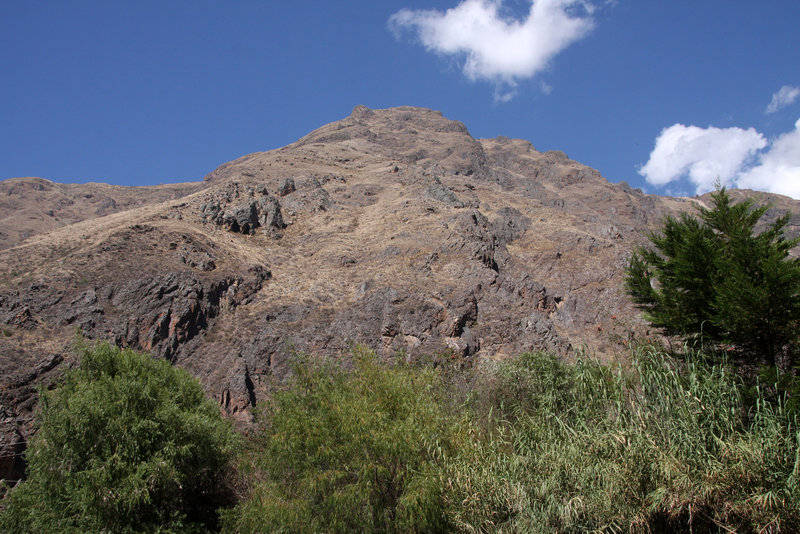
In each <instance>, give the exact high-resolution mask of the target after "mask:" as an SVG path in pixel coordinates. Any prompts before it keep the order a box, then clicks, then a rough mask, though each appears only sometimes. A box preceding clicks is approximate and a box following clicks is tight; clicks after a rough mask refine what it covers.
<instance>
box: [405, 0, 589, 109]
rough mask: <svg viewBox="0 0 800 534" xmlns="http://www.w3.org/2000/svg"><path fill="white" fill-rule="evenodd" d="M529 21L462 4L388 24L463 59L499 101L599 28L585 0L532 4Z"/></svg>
mask: <svg viewBox="0 0 800 534" xmlns="http://www.w3.org/2000/svg"><path fill="white" fill-rule="evenodd" d="M530 3H531V7H530V10H529V11H528V14H527V17H526V18H525V19H524V20H517V19H513V18H508V17H504V16H503V15H502V14H501V10H502V9H501V8H502V5H503V2H502V0H463V1H462V2H461V3H460V4H458V5H457V6H456V7H454V8H451V9H448V10H447V11H445V12H444V13H443V12H441V11H436V10H410V9H403V10H400V11H398V12H397V13H395V14H394V15H392V16H391V17H390V18H389V27H390V28H391V29H392V30H393V31H394V32H395V34H396V35H400V34H401V33H402V31H404V30H409V31H412V32H413V33H415V34H416V36H417V37H418V38H419V40H420V42H421V43H422V45H423V46H425V48H426V49H428V50H429V51H431V52H435V53H438V54H441V55H445V56H455V57H457V58H459V59H463V65H462V70H463V72H464V75H466V76H467V78H469V79H470V80H472V81H476V80H484V81H489V82H492V83H494V84H495V85H496V90H495V100H496V101H508V100H510V99H511V98H513V96H514V94H515V91H514V88H515V87H516V85H517V83H518V81H519V80H523V79H528V78H532V77H533V76H535V75H536V74H537V73H539V72H541V71H542V70H543V69H544V68H546V67H547V65H548V63H549V61H550V60H551V59H552V58H553V57H555V56H556V55H557V54H558V53H559V52H561V51H562V50H564V49H565V48H566V47H568V46H569V45H571V44H572V43H574V42H575V41H577V40H579V39H581V38H583V37H585V36H586V35H588V33H589V32H590V31H591V30H592V28H593V27H594V22H593V20H592V18H591V13H592V11H593V8H592V6H591V5H590V4H589V3H588V2H586V1H585V0H531V2H530Z"/></svg>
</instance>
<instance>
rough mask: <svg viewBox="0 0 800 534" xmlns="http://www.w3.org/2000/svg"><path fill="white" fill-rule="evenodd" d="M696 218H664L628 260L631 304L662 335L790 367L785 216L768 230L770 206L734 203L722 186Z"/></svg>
mask: <svg viewBox="0 0 800 534" xmlns="http://www.w3.org/2000/svg"><path fill="white" fill-rule="evenodd" d="M711 198H712V206H711V208H700V217H699V219H698V218H695V217H692V216H690V215H688V214H686V213H683V214H681V215H680V217H677V218H675V217H667V219H666V220H665V221H664V224H663V226H662V228H661V232H660V233H653V234H650V236H649V238H650V241H651V243H652V245H653V246H652V247H651V248H645V247H639V248H638V249H637V250H636V251H635V252H634V254H633V256H632V257H631V259H630V263H629V265H628V269H627V277H626V285H627V289H628V292H629V293H630V295H631V296H632V297H633V300H634V302H635V303H636V304H637V305H638V306H639V307H640V308H642V309H644V310H645V312H646V314H647V318H648V319H649V321H650V322H651V323H652V324H653V325H654V326H656V327H658V328H661V329H662V330H663V331H664V333H665V334H666V335H670V336H674V335H677V336H682V337H684V338H685V339H696V338H700V339H701V340H702V341H703V342H707V343H710V344H711V345H712V346H713V348H727V349H731V350H732V351H734V352H735V353H736V354H738V355H740V356H744V357H747V358H749V359H753V360H763V361H767V362H770V363H773V362H774V363H776V364H782V365H784V366H785V365H788V364H790V363H791V360H792V354H793V352H794V351H795V345H796V342H797V340H798V326H800V325H799V324H798V323H800V263H798V260H797V259H795V258H790V256H789V251H790V250H791V249H792V248H793V247H794V246H796V245H797V244H798V243H799V242H800V239H798V238H796V239H787V238H786V237H785V236H784V228H785V226H786V224H787V223H788V222H789V219H790V217H791V215H790V214H786V215H784V216H782V217H779V218H778V219H777V220H776V221H775V222H773V223H772V224H770V225H769V226H768V227H767V229H766V230H764V231H762V232H760V233H756V224H757V223H758V222H759V220H760V219H761V217H762V216H763V215H764V214H765V213H766V211H767V210H768V209H769V206H761V207H755V206H754V204H753V201H752V200H751V199H748V200H745V201H743V202H740V203H737V204H734V203H733V202H732V201H731V199H730V196H729V195H728V193H727V192H726V191H725V189H724V188H722V189H721V190H719V191H717V192H716V193H714V194H712V196H711Z"/></svg>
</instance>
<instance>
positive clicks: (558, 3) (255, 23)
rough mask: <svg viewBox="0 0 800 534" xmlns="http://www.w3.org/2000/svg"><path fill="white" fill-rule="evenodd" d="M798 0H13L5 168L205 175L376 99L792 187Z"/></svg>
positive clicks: (662, 163)
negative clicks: (760, 0) (233, 160)
mask: <svg viewBox="0 0 800 534" xmlns="http://www.w3.org/2000/svg"><path fill="white" fill-rule="evenodd" d="M798 28H800V2H798V1H797V0H769V1H765V2H754V1H745V0H742V1H739V0H737V1H730V0H703V1H696V0H691V1H690V0H670V1H665V0H617V1H614V2H608V1H605V0H586V1H582V2H576V1H570V0H536V2H531V1H530V0H504V1H500V0H465V1H462V0H448V1H444V0H401V1H383V2H375V1H373V0H364V1H361V0H357V1H350V2H336V1H308V0H295V1H293V2H278V1H259V2H257V1H235V0H232V1H228V2H219V1H214V2H212V1H202V0H193V1H169V0H162V1H148V0H137V1H135V2H134V1H128V2H123V1H118V2H117V1H115V2H108V1H103V2H100V1H97V2H89V1H54V2H47V1H37V0H30V1H25V2H11V1H6V2H2V3H0V121H1V122H0V124H2V128H0V179H5V178H11V177H16V176H41V177H44V178H48V179H51V180H54V181H60V182H87V181H101V182H108V183H114V184H125V185H146V184H156V183H167V182H178V181H193V180H199V179H201V178H202V177H203V176H204V175H205V174H206V173H208V172H210V171H211V170H213V169H214V168H215V167H216V166H218V165H220V164H222V163H224V162H226V161H229V160H231V159H234V158H236V157H238V156H241V155H243V154H247V153H250V152H255V151H260V150H269V149H273V148H278V147H281V146H284V145H286V144H289V143H291V142H293V141H295V140H296V139H297V138H299V137H301V136H303V135H305V134H306V133H308V132H309V131H311V130H313V129H314V128H317V127H319V126H322V125H323V124H326V123H328V122H331V121H334V120H338V119H340V118H343V117H345V116H347V115H348V114H349V113H350V111H351V110H352V108H353V107H354V106H355V105H357V104H364V105H367V106H369V107H371V108H385V107H391V106H398V105H414V106H422V107H428V108H433V109H438V110H441V111H442V112H443V113H444V115H445V116H446V117H448V118H452V119H457V120H460V121H462V122H464V123H465V124H466V125H467V127H468V128H469V130H470V133H471V134H472V135H473V136H475V137H495V136H497V135H505V136H509V137H518V138H523V139H527V140H529V141H531V142H532V143H533V145H534V146H535V147H536V148H537V149H539V150H563V151H564V152H566V153H567V155H569V156H570V157H571V158H573V159H575V160H578V161H580V162H582V163H585V164H587V165H590V166H592V167H594V168H596V169H598V170H599V171H600V172H601V173H602V174H603V175H604V176H605V177H606V178H608V179H609V180H610V181H612V182H619V181H621V180H625V181H627V182H628V183H630V184H631V185H633V186H636V187H642V188H643V189H645V190H646V191H647V192H654V193H667V194H694V193H695V192H702V191H705V190H707V189H708V188H710V187H712V186H713V182H714V180H716V178H717V177H719V178H720V179H721V180H722V181H723V182H724V183H726V184H728V185H731V186H735V185H739V186H748V187H751V188H754V189H762V190H772V191H775V192H782V193H784V194H790V195H792V196H795V197H796V198H800V121H798V119H800V31H798Z"/></svg>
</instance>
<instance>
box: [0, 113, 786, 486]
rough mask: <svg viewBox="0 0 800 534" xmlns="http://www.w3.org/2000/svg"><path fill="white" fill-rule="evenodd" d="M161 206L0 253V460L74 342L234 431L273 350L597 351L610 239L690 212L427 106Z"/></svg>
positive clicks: (235, 165) (613, 297)
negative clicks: (191, 392) (123, 351)
mask: <svg viewBox="0 0 800 534" xmlns="http://www.w3.org/2000/svg"><path fill="white" fill-rule="evenodd" d="M98 187H102V186H98ZM172 187H178V186H172ZM154 191H156V192H157V193H155V194H153V195H152V196H151V198H153V199H160V198H164V199H167V198H170V197H171V196H172V195H175V194H176V193H177V192H178V191H179V189H174V190H170V191H169V192H168V191H167V189H166V188H165V189H157V188H156V189H155V190H154ZM182 192H183V193H185V194H183V195H182V196H180V198H173V199H171V200H166V201H164V202H154V203H148V204H144V205H141V206H139V207H132V208H131V209H124V210H121V211H119V212H117V213H113V214H110V215H106V216H103V217H98V218H92V219H87V220H84V221H81V222H76V223H74V224H71V225H69V226H64V227H61V228H55V229H53V230H51V231H49V232H47V233H41V234H39V235H35V236H32V237H29V238H28V239H26V240H25V241H23V242H22V243H21V244H19V245H18V246H15V247H13V248H9V249H7V250H4V251H2V252H1V253H0V254H1V256H0V257H1V258H2V261H0V323H2V324H3V335H2V336H0V370H1V371H2V375H1V376H2V377H3V378H2V379H0V380H2V384H1V385H0V391H1V393H0V404H2V406H0V410H2V414H1V415H2V423H1V424H2V425H3V426H2V429H0V431H2V433H3V444H4V446H5V450H6V451H13V450H17V451H18V450H21V448H23V447H24V441H25V437H26V436H27V435H28V433H29V432H30V431H31V426H30V421H31V418H32V408H33V406H34V404H35V395H34V384H35V383H37V382H38V381H41V380H45V381H46V380H49V379H51V378H52V377H53V376H56V375H57V374H58V373H59V371H60V369H61V368H62V367H63V366H64V365H65V364H68V363H69V361H70V358H71V356H70V352H69V344H70V342H71V340H72V339H73V338H74V332H75V329H76V328H80V330H81V331H82V332H83V334H84V335H85V336H87V337H89V338H95V339H106V340H109V341H112V342H113V343H117V344H119V345H123V346H131V347H135V348H137V349H142V350H146V351H150V352H152V353H153V354H155V355H157V356H160V357H164V358H168V359H170V360H171V361H173V362H174V363H175V364H176V365H180V366H182V367H184V368H186V369H188V370H189V371H190V372H192V373H193V374H194V375H195V376H197V377H198V378H199V379H200V380H201V381H202V383H203V384H204V386H205V387H206V389H207V391H208V392H209V394H210V395H212V396H213V397H214V398H216V399H217V400H218V402H219V403H220V405H221V406H222V408H223V409H224V410H226V411H227V412H228V413H229V414H231V415H232V416H234V417H237V418H239V419H241V420H247V419H248V418H249V409H250V408H251V407H252V406H253V405H254V404H255V403H256V402H258V400H259V398H261V397H262V395H264V393H265V392H266V391H267V390H268V389H269V387H270V384H271V382H272V380H273V377H276V376H277V377H280V376H282V375H283V374H284V373H285V371H286V361H287V357H288V356H289V355H290V353H291V352H292V351H293V350H303V351H308V352H315V353H322V352H324V353H333V354H339V353H342V352H344V351H346V350H347V348H348V347H349V346H350V345H351V344H352V343H355V342H358V343H364V344H366V345H369V346H370V347H373V348H375V349H377V350H378V351H379V353H381V354H383V355H385V356H386V357H392V356H395V355H402V357H406V358H410V359H414V358H418V357H420V356H423V355H430V354H432V353H439V352H445V351H447V352H450V353H452V354H453V355H455V357H461V358H484V357H485V358H497V357H502V356H503V355H507V354H513V353H518V352H522V351H526V350H533V349H545V350H549V351H554V352H557V353H561V354H564V355H566V354H568V352H569V351H570V349H571V348H577V347H586V348H587V349H588V350H589V351H590V352H592V353H595V354H598V355H600V356H607V355H611V354H613V353H615V352H616V351H618V350H621V349H622V345H621V344H620V343H621V342H622V341H624V340H625V339H626V338H627V337H628V336H629V335H631V334H632V332H634V331H641V330H643V329H644V325H643V323H642V322H641V320H640V319H638V315H637V314H636V313H635V312H634V310H633V309H632V308H631V306H630V304H629V302H628V300H627V298H626V297H625V295H624V291H623V287H622V278H621V275H622V268H623V266H624V264H625V260H626V257H627V255H628V253H629V251H630V248H631V246H632V245H633V244H635V243H640V242H643V240H644V237H643V232H644V231H645V230H647V229H648V228H653V227H654V225H657V224H658V222H659V221H660V220H661V218H662V217H663V216H664V215H665V214H668V213H674V212H676V211H679V210H691V209H693V206H694V203H693V202H697V201H690V200H687V199H675V198H667V197H657V196H650V195H644V194H643V193H642V192H641V191H639V190H635V189H631V188H630V187H628V186H627V185H625V184H611V183H609V182H608V181H606V180H605V179H604V178H603V177H602V176H600V174H599V173H598V172H597V171H595V170H594V169H591V168H588V167H586V166H584V165H581V164H580V163H577V162H575V161H572V160H570V159H568V158H567V156H566V155H564V154H563V153H560V152H545V153H542V152H539V151H537V150H536V149H535V148H534V147H533V146H532V145H531V144H530V143H528V142H527V141H522V140H512V139H508V138H497V139H484V140H478V139H474V138H473V137H471V136H470V134H469V132H468V131H467V128H466V127H465V126H464V125H463V124H461V123H459V122H457V121H452V120H448V119H446V118H444V117H442V115H441V114H440V113H438V112H435V111H431V110H426V109H420V108H411V107H401V108H393V109H387V110H370V109H367V108H365V107H363V106H359V107H357V108H355V109H354V110H353V113H352V114H351V115H350V116H349V117H347V118H345V119H343V120H341V121H338V122H335V123H332V124H329V125H326V126H323V127H322V128H320V129H318V130H316V131H314V132H312V133H310V134H309V135H307V136H306V137H304V138H302V139H300V140H298V141H297V142H295V143H293V144H291V145H289V146H286V147H284V148H281V149H278V150H273V151H270V152H261V153H255V154H250V155H247V156H244V157H242V158H239V159H237V160H235V161H233V162H230V163H227V164H224V165H222V166H221V167H219V168H218V169H216V170H215V171H214V172H212V173H211V174H209V175H208V176H207V177H206V178H205V180H204V184H202V187H201V186H199V185H197V184H187V189H186V190H185V191H182ZM159 195H163V196H162V197H159ZM781 202H783V204H782V205H781V207H783V206H784V205H786V206H794V207H796V205H797V203H796V202H795V201H791V200H789V199H781ZM118 204H119V203H118ZM43 229H44V227H43ZM15 447H16V448H15ZM3 454H5V455H6V456H9V454H6V453H3ZM18 468H19V466H17V469H18ZM5 469H6V471H5V473H11V472H12V470H13V466H10V465H7V466H5ZM5 473H0V476H6V474H5Z"/></svg>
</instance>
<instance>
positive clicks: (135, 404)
mask: <svg viewBox="0 0 800 534" xmlns="http://www.w3.org/2000/svg"><path fill="white" fill-rule="evenodd" d="M79 350H80V353H81V356H82V358H81V361H80V365H79V367H77V368H75V369H72V370H69V371H67V372H66V374H65V375H64V377H63V381H62V382H61V383H60V384H59V385H58V387H57V388H56V389H54V390H52V391H42V392H41V399H40V413H39V418H38V426H39V428H38V432H37V433H36V435H35V436H34V437H33V439H32V440H31V442H30V446H29V448H28V450H27V452H26V460H27V462H28V473H27V474H28V479H27V481H26V482H24V483H23V484H22V485H21V486H20V487H18V488H17V489H16V490H14V491H12V492H11V493H10V495H9V496H8V498H7V505H6V509H5V510H4V512H3V513H2V514H1V515H0V530H2V531H4V532H156V531H157V532H181V531H204V530H207V529H213V528H215V523H216V521H217V517H216V510H217V508H218V507H220V506H221V505H224V504H227V503H229V499H230V492H228V491H227V489H226V484H225V476H226V469H227V468H228V467H229V461H230V459H231V457H232V455H233V453H234V452H235V445H236V436H235V434H234V433H233V431H232V429H231V427H230V425H229V423H227V422H226V421H225V420H223V419H222V417H221V416H220V413H219V409H218V408H217V407H216V406H215V405H214V403H212V402H211V401H209V400H208V399H206V398H205V396H204V394H203V390H202V388H201V387H200V385H199V384H198V382H197V381H196V380H194V379H193V378H191V377H190V376H189V375H188V374H187V373H186V372H184V371H183V370H180V369H177V368H175V367H172V366H171V365H170V364H169V363H167V362H166V361H163V360H156V359H153V358H151V357H149V356H147V355H144V354H139V353H136V352H133V351H131V350H119V349H117V348H114V347H111V346H109V345H106V344H101V345H98V346H96V347H94V348H88V347H86V346H82V347H80V349H79Z"/></svg>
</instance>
